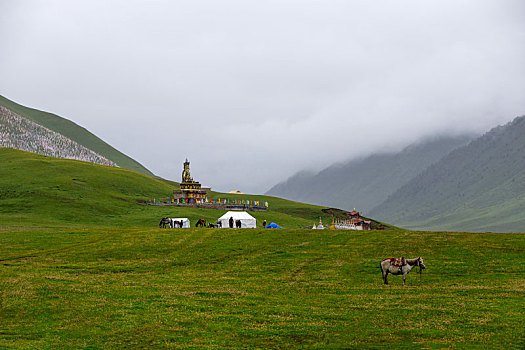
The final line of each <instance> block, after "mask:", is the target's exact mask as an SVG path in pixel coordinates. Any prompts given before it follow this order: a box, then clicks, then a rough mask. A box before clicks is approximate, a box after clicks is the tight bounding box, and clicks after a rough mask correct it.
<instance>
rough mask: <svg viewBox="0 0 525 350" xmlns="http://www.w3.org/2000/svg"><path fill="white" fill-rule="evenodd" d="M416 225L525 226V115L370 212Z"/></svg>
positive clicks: (521, 229) (486, 228)
mask: <svg viewBox="0 0 525 350" xmlns="http://www.w3.org/2000/svg"><path fill="white" fill-rule="evenodd" d="M370 215H374V217H377V218H379V219H383V220H391V221H390V222H392V223H394V224H398V225H401V226H404V227H407V228H413V229H422V228H424V229H435V230H455V231H458V230H463V231H496V232H509V231H517V232H524V231H525V116H524V117H518V118H515V119H514V120H513V121H512V122H510V123H508V124H506V125H504V126H499V127H496V128H494V129H492V130H490V131H489V132H487V133H486V134H485V135H483V136H481V137H479V138H477V139H475V140H474V141H472V142H471V143H469V144H468V145H466V146H463V147H460V148H458V149H456V150H454V151H453V152H451V153H450V154H449V155H447V156H445V157H444V158H443V159H441V160H440V161H439V162H437V163H435V164H433V165H431V166H430V167H429V168H428V169H426V170H425V171H424V172H422V173H421V174H420V175H418V176H417V177H415V178H414V179H412V180H411V181H409V182H408V183H407V184H405V185H404V186H402V187H401V188H399V189H398V190H397V191H396V192H395V193H393V194H392V195H391V196H390V197H389V198H388V199H387V200H386V201H385V202H384V203H382V204H381V205H379V206H378V207H377V208H375V209H374V210H372V211H371V212H370Z"/></svg>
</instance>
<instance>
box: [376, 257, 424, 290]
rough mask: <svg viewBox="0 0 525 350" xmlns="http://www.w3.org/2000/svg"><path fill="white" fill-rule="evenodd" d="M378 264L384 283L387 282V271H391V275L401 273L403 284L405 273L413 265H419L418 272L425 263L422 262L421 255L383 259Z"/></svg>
mask: <svg viewBox="0 0 525 350" xmlns="http://www.w3.org/2000/svg"><path fill="white" fill-rule="evenodd" d="M379 266H380V267H381V273H382V274H383V282H384V283H385V284H388V280H387V277H388V273H391V274H392V275H403V285H405V280H406V278H407V274H408V273H409V272H410V271H411V270H412V269H413V268H414V267H415V266H419V272H420V273H421V270H423V269H424V268H425V264H424V263H423V259H421V257H417V258H415V259H405V257H401V258H399V259H395V258H390V259H385V260H383V261H381V263H380V264H379Z"/></svg>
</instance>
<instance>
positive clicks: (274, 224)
mask: <svg viewBox="0 0 525 350" xmlns="http://www.w3.org/2000/svg"><path fill="white" fill-rule="evenodd" d="M264 228H282V227H281V226H279V225H277V224H276V223H275V222H272V223H271V224H270V225H268V226H265V227H264Z"/></svg>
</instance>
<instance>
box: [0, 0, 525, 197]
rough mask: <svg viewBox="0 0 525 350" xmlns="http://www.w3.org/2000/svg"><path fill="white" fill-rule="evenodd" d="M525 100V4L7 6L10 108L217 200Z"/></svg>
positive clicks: (8, 2)
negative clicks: (206, 190)
mask: <svg viewBox="0 0 525 350" xmlns="http://www.w3.org/2000/svg"><path fill="white" fill-rule="evenodd" d="M524 91H525V1H521V0H516V1H513V0H512V1H511V0H508V1H507V0H493V1H484V0H471V1H462V0H450V1H443V0H435V1H429V0H428V1H425V0H413V1H409V0H390V1H379V0H375V1H369V0H363V1H350V0H345V1H330V0H315V1H314V0H311V1H308V0H300V1H299V0H278V1H261V0H258V1H249V0H242V1H229V0H226V1H217V0H209V1H199V0H191V1H176V0H172V1H168V0H166V1H162V0H150V1H146V0H143V1H130V0H125V1H124V0H123V1H109V0H102V1H94V0H86V1H69V0H62V1H58V0H56V1H55V0H45V1H44V0H42V1H24V0H0V94H1V95H4V96H6V97H8V98H10V99H12V100H14V101H16V102H18V103H21V104H23V105H27V106H31V107H34V108H37V109H42V110H45V111H49V112H53V113H56V114H58V115H60V116H63V117H65V118H68V119H70V120H72V121H74V122H76V123H77V124H80V125H82V126H84V127H86V128H87V129H88V130H90V131H91V132H93V133H94V134H96V135H97V136H99V137H100V138H102V139H103V140H105V141H106V142H108V143H109V144H111V145H112V146H114V147H116V148H117V149H119V150H120V151H122V152H124V153H126V154H127V155H129V156H131V157H132V158H134V159H136V160H138V161H139V162H141V163H142V164H144V165H145V166H146V167H147V168H149V169H150V170H152V171H153V172H154V173H155V174H157V175H160V176H163V177H165V178H168V179H172V180H176V181H180V176H181V172H182V162H183V161H184V159H185V158H186V157H187V158H189V160H190V161H191V170H192V176H193V177H194V178H195V179H196V180H199V181H200V182H201V183H203V184H205V185H209V186H212V188H214V189H217V190H223V191H228V190H232V189H239V190H241V191H243V192H249V193H261V192H264V191H266V190H268V189H269V188H270V187H271V186H272V185H274V184H275V183H277V182H280V181H282V180H285V179H286V178H287V177H289V176H291V175H292V174H294V173H295V172H296V171H299V170H302V169H317V170H319V169H320V168H321V167H324V166H327V165H330V164H331V163H333V162H338V161H344V160H347V159H351V158H353V157H358V156H364V155H367V154H370V153H371V152H376V151H385V150H396V149H399V148H401V147H403V146H405V145H407V144H409V143H411V142H414V141H415V140H417V139H419V138H421V137H425V136H429V135H433V134H436V133H440V134H442V133H462V132H483V131H486V130H487V129H489V128H491V127H493V126H495V125H498V124H502V123H505V122H507V121H509V120H511V119H513V118H514V117H516V116H518V115H524V114H525V97H524V96H525V94H524Z"/></svg>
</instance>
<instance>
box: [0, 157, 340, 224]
mask: <svg viewBox="0 0 525 350" xmlns="http://www.w3.org/2000/svg"><path fill="white" fill-rule="evenodd" d="M177 186H178V185H175V184H174V183H172V182H169V181H165V180H161V179H157V178H152V177H149V176H146V175H143V174H139V173H137V172H134V171H131V170H128V169H122V168H115V167H106V166H100V165H95V164H91V163H85V162H80V161H73V160H66V159H57V158H52V157H45V156H41V155H38V154H33V153H28V152H23V151H18V150H14V149H9V148H0V226H2V225H5V226H28V227H41V226H64V225H67V226H85V225H89V226H100V225H104V226H133V227H137V226H142V227H152V226H155V225H157V224H158V222H159V220H160V218H161V217H188V218H190V220H191V221H192V222H195V220H196V219H199V218H204V219H206V220H207V221H208V222H216V220H217V219H218V218H219V217H220V216H221V215H222V214H224V213H225V211H221V210H213V209H200V208H182V207H162V206H146V205H141V204H139V202H141V201H144V200H150V199H153V198H161V197H162V198H165V197H168V196H170V195H171V194H172V193H173V190H174V189H176V188H177ZM225 196H226V197H225ZM218 197H221V198H231V199H248V200H259V201H268V202H269V203H270V209H269V210H268V211H267V212H255V213H253V216H254V217H255V218H256V219H258V224H259V225H261V224H262V221H263V220H266V221H267V222H268V223H269V222H271V221H274V222H276V223H279V224H280V225H281V226H284V227H303V226H307V225H312V224H314V223H316V222H318V221H319V217H322V219H323V220H324V222H325V223H330V222H331V215H330V214H329V213H325V212H323V211H322V209H323V208H322V207H318V206H314V205H308V204H303V203H298V202H292V201H288V200H284V199H280V198H274V197H267V196H253V195H248V196H243V195H225V194H221V193H215V192H212V193H211V194H210V198H218Z"/></svg>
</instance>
